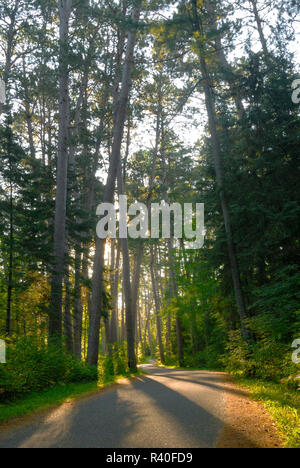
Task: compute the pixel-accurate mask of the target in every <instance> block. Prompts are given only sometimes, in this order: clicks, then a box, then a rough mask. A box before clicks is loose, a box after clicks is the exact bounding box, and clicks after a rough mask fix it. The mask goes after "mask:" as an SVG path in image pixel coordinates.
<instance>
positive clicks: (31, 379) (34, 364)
mask: <svg viewBox="0 0 300 468" xmlns="http://www.w3.org/2000/svg"><path fill="white" fill-rule="evenodd" d="M97 378H98V375H97V369H96V368H94V367H91V366H87V365H86V364H84V363H82V362H79V361H76V360H75V359H74V358H73V357H71V356H70V355H69V354H67V353H66V352H65V351H64V350H62V349H61V348H60V347H57V346H47V345H45V344H43V343H42V344H41V343H38V342H37V341H36V340H34V339H32V338H24V339H21V340H19V341H18V342H17V343H16V344H14V345H9V346H8V352H7V364H6V365H2V366H0V398H1V399H10V398H13V397H18V396H20V395H22V394H26V393H29V392H33V391H42V390H46V389H48V388H51V387H53V386H55V385H58V384H65V383H70V382H89V381H96V380H97Z"/></svg>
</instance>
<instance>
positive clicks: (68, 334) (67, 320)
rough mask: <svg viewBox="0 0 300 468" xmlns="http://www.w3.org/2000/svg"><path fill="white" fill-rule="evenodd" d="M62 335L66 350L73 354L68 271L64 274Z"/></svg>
mask: <svg viewBox="0 0 300 468" xmlns="http://www.w3.org/2000/svg"><path fill="white" fill-rule="evenodd" d="M64 335H65V340H66V349H67V351H68V352H69V353H70V354H72V353H73V339H72V316H71V298H70V278H69V269H67V270H66V274H65V314H64Z"/></svg>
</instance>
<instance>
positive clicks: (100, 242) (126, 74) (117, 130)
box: [87, 2, 140, 369]
mask: <svg viewBox="0 0 300 468" xmlns="http://www.w3.org/2000/svg"><path fill="white" fill-rule="evenodd" d="M139 16H140V2H139V6H138V7H136V8H135V9H134V11H133V15H132V18H133V20H134V21H138V19H139ZM135 43H136V30H135V29H134V30H133V31H131V32H130V33H129V35H128V40H127V50H126V58H125V63H124V68H123V79H122V88H121V92H120V98H119V102H118V105H117V109H116V116H115V122H114V138H113V146H112V154H111V158H110V164H109V171H108V178H107V182H106V187H105V192H104V197H103V202H104V203H113V199H114V191H115V183H116V178H117V173H118V167H119V166H120V165H121V144H122V139H123V135H124V125H125V119H126V110H127V103H128V98H129V91H130V87H131V73H132V67H133V54H134V47H135ZM104 249H105V240H104V239H97V241H96V252H95V259H94V269H93V280H92V299H91V323H90V332H89V345H88V357H87V361H88V363H89V364H92V365H97V363H98V355H99V330H100V316H101V311H100V303H101V298H102V293H103V264H104ZM124 257H126V255H124V250H123V263H125V262H126V258H125V259H124ZM128 261H129V259H128ZM128 280H129V282H130V278H126V281H128ZM125 289H126V283H125ZM128 305H130V304H128ZM134 361H135V359H133V357H131V358H130V362H131V365H132V366H133V368H134V369H135V368H136V364H134Z"/></svg>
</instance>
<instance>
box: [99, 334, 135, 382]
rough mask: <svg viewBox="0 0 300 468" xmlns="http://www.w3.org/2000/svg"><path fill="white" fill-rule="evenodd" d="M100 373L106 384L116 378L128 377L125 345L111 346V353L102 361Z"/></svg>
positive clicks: (120, 343) (121, 343)
mask: <svg viewBox="0 0 300 468" xmlns="http://www.w3.org/2000/svg"><path fill="white" fill-rule="evenodd" d="M99 372H100V375H101V378H102V379H103V381H104V382H109V381H112V380H114V377H116V376H122V375H128V372H129V370H128V365H127V353H126V345H125V343H123V342H118V343H115V344H114V345H113V346H111V345H110V352H109V353H108V354H107V355H106V356H102V357H101V359H100V363H99Z"/></svg>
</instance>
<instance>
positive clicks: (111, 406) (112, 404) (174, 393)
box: [0, 364, 224, 448]
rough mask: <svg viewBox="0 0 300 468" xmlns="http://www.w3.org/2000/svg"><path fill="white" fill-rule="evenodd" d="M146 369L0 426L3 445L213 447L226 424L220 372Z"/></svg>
mask: <svg viewBox="0 0 300 468" xmlns="http://www.w3.org/2000/svg"><path fill="white" fill-rule="evenodd" d="M144 370H145V371H146V372H147V375H145V376H144V375H143V376H140V377H138V378H136V379H133V380H130V381H128V380H127V381H124V382H123V383H120V384H118V385H115V386H113V387H112V388H111V389H107V390H106V391H104V392H101V393H99V394H97V395H94V396H91V397H89V398H84V399H82V400H78V401H73V402H70V403H65V404H63V405H62V406H60V407H59V408H56V409H52V410H49V411H48V412H46V413H43V414H42V415H38V416H36V417H34V418H31V419H30V420H28V421H27V422H26V421H25V422H24V423H23V424H21V425H18V426H15V427H14V426H8V428H7V429H5V430H4V431H3V430H2V431H1V432H0V448H194V447H200V448H205V447H207V448H213V447H215V446H216V444H217V441H218V438H219V435H220V433H221V430H222V428H223V422H222V421H223V420H224V417H223V412H224V393H223V386H222V381H221V379H222V377H221V375H220V374H218V373H213V372H205V371H187V370H174V369H166V368H158V367H155V365H153V364H149V365H145V366H144Z"/></svg>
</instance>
